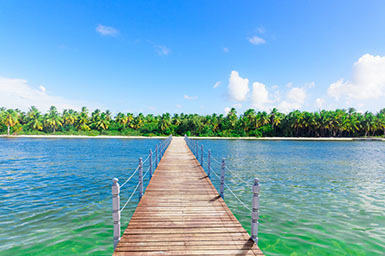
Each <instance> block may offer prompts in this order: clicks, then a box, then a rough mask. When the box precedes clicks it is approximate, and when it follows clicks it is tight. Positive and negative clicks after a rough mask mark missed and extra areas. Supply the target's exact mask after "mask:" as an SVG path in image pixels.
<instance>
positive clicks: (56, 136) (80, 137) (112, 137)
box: [0, 135, 385, 141]
mask: <svg viewBox="0 0 385 256" xmlns="http://www.w3.org/2000/svg"><path fill="white" fill-rule="evenodd" d="M166 137H167V136H152V137H150V136H106V135H99V136H86V135H10V136H7V135H0V138H48V139H50V138H51V139H58V138H59V139H164V138H166ZM190 138H191V139H200V140H286V141H385V138H340V137H338V138H337V137H317V138H316V137H314V138H313V137H311V138H310V137H260V138H255V137H190Z"/></svg>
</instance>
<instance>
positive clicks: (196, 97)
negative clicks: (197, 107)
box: [183, 94, 198, 100]
mask: <svg viewBox="0 0 385 256" xmlns="http://www.w3.org/2000/svg"><path fill="white" fill-rule="evenodd" d="M183 98H185V99H186V100H197V99H198V96H189V95H186V94H185V95H184V96H183Z"/></svg>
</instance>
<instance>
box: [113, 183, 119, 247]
mask: <svg viewBox="0 0 385 256" xmlns="http://www.w3.org/2000/svg"><path fill="white" fill-rule="evenodd" d="M118 181H119V180H118V179H117V178H113V179H112V219H113V221H114V250H115V248H116V246H117V245H118V243H119V240H120V196H119V194H120V185H119V183H118Z"/></svg>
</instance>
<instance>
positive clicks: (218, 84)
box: [213, 81, 222, 88]
mask: <svg viewBox="0 0 385 256" xmlns="http://www.w3.org/2000/svg"><path fill="white" fill-rule="evenodd" d="M221 84H222V82H221V81H218V82H216V83H215V84H214V86H213V88H218V87H219V86H220V85H221Z"/></svg>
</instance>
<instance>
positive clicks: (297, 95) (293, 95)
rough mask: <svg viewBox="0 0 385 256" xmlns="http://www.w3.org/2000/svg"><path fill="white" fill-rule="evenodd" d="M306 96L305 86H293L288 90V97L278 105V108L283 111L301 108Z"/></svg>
mask: <svg viewBox="0 0 385 256" xmlns="http://www.w3.org/2000/svg"><path fill="white" fill-rule="evenodd" d="M306 97H307V95H306V89H305V88H304V87H302V88H300V87H293V88H291V89H290V90H289V91H288V93H287V95H286V99H285V100H284V101H282V102H281V103H280V104H279V105H278V109H279V110H280V111H283V112H289V111H292V110H296V109H301V108H302V106H303V105H304V103H305V100H306Z"/></svg>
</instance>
